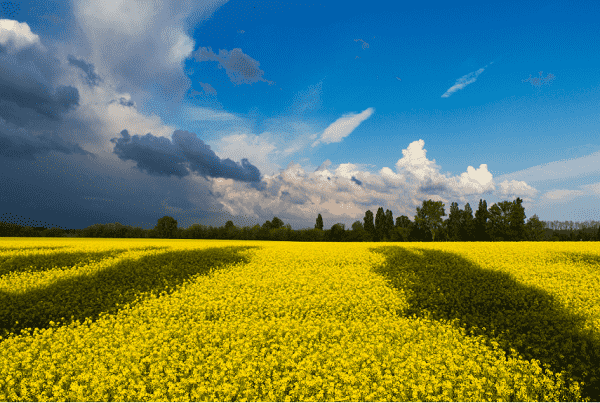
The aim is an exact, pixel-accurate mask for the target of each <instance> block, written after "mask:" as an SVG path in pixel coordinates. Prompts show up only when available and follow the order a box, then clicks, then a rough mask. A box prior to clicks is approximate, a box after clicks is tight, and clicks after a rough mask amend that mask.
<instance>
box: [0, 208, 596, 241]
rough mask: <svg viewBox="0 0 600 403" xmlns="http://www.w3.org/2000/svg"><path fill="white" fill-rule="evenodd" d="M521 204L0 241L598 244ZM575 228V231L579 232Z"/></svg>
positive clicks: (114, 229) (1, 230)
mask: <svg viewBox="0 0 600 403" xmlns="http://www.w3.org/2000/svg"><path fill="white" fill-rule="evenodd" d="M522 203H523V200H521V199H520V198H517V199H516V200H514V201H512V202H509V201H503V202H500V203H497V204H494V205H493V206H491V207H490V208H489V209H488V208H487V202H486V201H485V200H481V199H480V200H479V207H478V209H477V211H476V212H475V214H473V210H472V209H471V206H470V205H469V203H467V204H466V205H465V207H464V209H459V208H458V204H457V203H456V202H453V203H451V205H450V211H449V214H448V218H447V219H445V220H444V219H442V217H443V216H446V213H445V211H444V207H445V205H444V204H443V203H442V202H441V201H432V200H431V199H429V200H426V201H423V204H422V206H421V207H417V214H416V216H415V218H414V221H411V220H410V219H409V218H408V217H407V216H405V215H402V216H400V217H396V220H395V221H394V216H393V213H392V212H391V211H390V210H386V211H385V212H384V210H383V207H379V209H378V210H377V212H376V214H375V216H374V215H373V212H372V211H371V210H367V211H366V212H365V216H364V218H363V220H362V221H355V222H354V223H353V224H352V229H346V228H345V225H344V224H342V223H337V224H334V225H333V226H332V227H331V228H330V229H328V230H324V229H323V217H322V216H321V214H319V215H318V216H317V219H316V223H315V226H314V228H305V229H300V230H292V227H291V225H290V224H287V225H286V224H284V222H283V221H282V220H281V219H279V218H278V217H274V218H273V220H271V221H268V220H267V221H266V222H265V223H264V224H263V225H258V224H256V225H254V226H253V227H242V228H239V227H236V226H235V225H234V224H233V222H232V221H227V222H226V223H225V225H224V226H221V227H213V226H205V225H200V224H194V225H192V226H190V227H188V228H186V229H183V228H178V227H177V221H176V220H175V219H174V218H173V217H170V216H164V217H162V218H160V219H159V220H158V222H157V224H156V226H155V227H154V228H152V229H142V228H140V227H135V228H134V227H131V226H129V225H127V226H126V225H123V224H120V223H118V222H117V223H110V224H95V225H91V226H89V227H87V228H84V229H71V230H64V229H62V228H57V227H53V228H50V229H46V228H43V227H42V228H40V227H37V228H32V227H28V226H20V225H16V224H10V223H4V222H0V236H11V237H14V236H25V237H35V236H41V237H55V236H62V237H92V238H179V239H239V240H272V241H304V242H436V241H437V242H502V241H513V242H514V241H600V225H599V224H600V222H596V221H594V222H592V223H593V224H594V225H590V224H589V223H588V224H580V223H576V224H575V225H574V224H573V222H572V221H566V222H563V223H559V222H557V221H553V222H551V223H550V224H549V223H547V222H545V221H540V220H539V218H538V217H537V216H536V215H535V214H534V215H533V216H532V217H531V218H529V219H528V220H527V222H525V218H526V216H525V208H524V207H523V205H522ZM576 229H577V230H576Z"/></svg>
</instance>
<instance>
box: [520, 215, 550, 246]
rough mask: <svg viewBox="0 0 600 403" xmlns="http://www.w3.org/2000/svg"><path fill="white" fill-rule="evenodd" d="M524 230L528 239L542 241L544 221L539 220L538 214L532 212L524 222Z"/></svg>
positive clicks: (544, 229)
mask: <svg viewBox="0 0 600 403" xmlns="http://www.w3.org/2000/svg"><path fill="white" fill-rule="evenodd" d="M525 232H526V235H527V240H528V241H543V240H544V235H545V233H546V223H545V222H543V221H540V219H539V218H538V216H537V215H536V214H534V215H533V216H532V217H531V218H530V219H528V220H527V224H525Z"/></svg>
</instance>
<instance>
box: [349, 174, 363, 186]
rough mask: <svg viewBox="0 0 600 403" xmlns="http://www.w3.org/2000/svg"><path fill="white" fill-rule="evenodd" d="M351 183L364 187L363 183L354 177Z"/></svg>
mask: <svg viewBox="0 0 600 403" xmlns="http://www.w3.org/2000/svg"><path fill="white" fill-rule="evenodd" d="M350 181H352V182H354V183H356V184H357V185H358V186H362V182H361V181H359V180H358V179H356V178H355V177H354V176H353V177H352V178H351V179H350Z"/></svg>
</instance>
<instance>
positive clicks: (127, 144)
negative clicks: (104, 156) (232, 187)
mask: <svg viewBox="0 0 600 403" xmlns="http://www.w3.org/2000/svg"><path fill="white" fill-rule="evenodd" d="M121 136H122V138H113V139H111V140H110V141H111V142H112V143H114V144H115V149H114V152H115V154H116V155H117V156H118V157H119V158H121V159H122V160H132V161H135V162H137V166H138V168H139V169H140V170H143V171H146V172H147V173H148V174H149V175H156V176H161V175H165V176H171V175H173V176H177V177H179V178H182V177H184V176H187V175H189V174H190V171H193V172H196V173H198V174H199V175H201V176H204V177H205V178H206V177H213V178H226V179H234V180H237V181H241V182H258V181H260V171H259V170H258V168H256V167H255V166H254V165H252V164H251V163H250V162H248V160H247V159H246V158H242V161H241V164H240V163H236V162H234V161H232V160H230V159H229V158H226V159H220V158H219V157H218V156H217V155H216V154H215V153H214V152H213V151H212V150H211V149H210V146H208V145H206V144H204V142H203V141H202V140H200V139H199V138H198V137H197V136H196V135H195V134H194V133H190V132H187V131H183V130H175V131H174V132H173V136H172V138H173V140H172V141H171V140H169V139H166V138H163V137H156V136H153V135H152V134H150V133H148V134H146V135H145V136H138V135H135V136H130V135H129V132H128V131H127V130H123V131H121Z"/></svg>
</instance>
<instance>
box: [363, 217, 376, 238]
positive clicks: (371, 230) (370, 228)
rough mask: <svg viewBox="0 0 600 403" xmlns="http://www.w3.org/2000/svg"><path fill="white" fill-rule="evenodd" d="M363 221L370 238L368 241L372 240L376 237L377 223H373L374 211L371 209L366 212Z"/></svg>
mask: <svg viewBox="0 0 600 403" xmlns="http://www.w3.org/2000/svg"><path fill="white" fill-rule="evenodd" d="M363 221H364V223H365V224H364V228H365V232H366V233H367V238H368V241H367V242H369V241H372V240H373V239H374V238H375V224H373V212H372V211H371V210H367V211H366V212H365V217H364V219H363Z"/></svg>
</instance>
